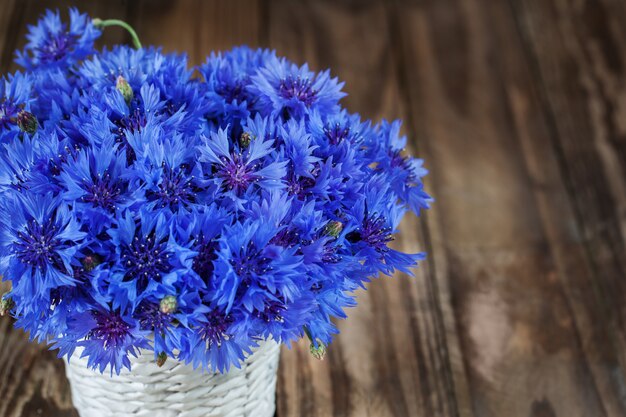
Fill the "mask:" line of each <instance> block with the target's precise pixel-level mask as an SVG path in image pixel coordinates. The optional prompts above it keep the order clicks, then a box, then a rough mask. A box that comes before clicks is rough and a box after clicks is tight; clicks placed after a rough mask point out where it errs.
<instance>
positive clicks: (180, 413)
mask: <svg viewBox="0 0 626 417" xmlns="http://www.w3.org/2000/svg"><path fill="white" fill-rule="evenodd" d="M279 355H280V348H279V345H278V344H277V343H276V342H274V341H267V342H262V343H261V344H260V346H259V348H258V349H256V350H255V351H254V353H253V354H252V355H250V356H249V357H248V358H247V359H246V360H245V362H244V363H243V364H242V366H241V369H237V368H231V370H230V371H229V372H228V373H225V374H219V373H208V372H201V371H199V370H194V369H193V368H192V367H191V366H190V365H185V364H183V363H181V362H178V361H176V360H172V359H168V360H167V361H166V362H165V364H164V365H163V366H162V367H158V366H157V364H156V363H155V361H154V356H153V354H152V352H146V354H145V355H140V356H139V357H138V358H132V361H131V362H132V371H131V372H129V371H128V370H126V369H125V370H123V371H122V372H121V373H120V375H119V376H117V375H114V376H113V377H112V378H111V376H110V373H107V372H106V371H105V373H104V374H100V373H99V372H96V371H93V370H91V369H88V368H87V360H86V359H85V358H82V359H81V358H79V357H78V356H79V355H74V356H73V357H72V359H71V361H70V363H69V364H68V363H67V362H66V365H65V370H66V374H67V377H68V379H69V380H70V385H71V390H72V400H73V402H74V407H76V409H77V410H78V412H79V413H80V415H81V417H135V416H137V417H138V416H150V417H170V416H171V417H175V416H176V417H273V416H274V410H275V408H276V399H275V392H276V372H277V370H278V359H279Z"/></svg>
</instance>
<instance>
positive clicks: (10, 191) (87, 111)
mask: <svg viewBox="0 0 626 417" xmlns="http://www.w3.org/2000/svg"><path fill="white" fill-rule="evenodd" d="M69 17H70V22H69V24H66V23H63V22H62V20H61V18H60V16H59V13H58V12H57V13H54V12H48V13H46V14H45V15H44V16H42V18H41V20H40V21H39V22H38V24H37V25H36V26H32V27H30V32H29V34H28V41H29V42H28V44H27V46H26V47H25V49H24V50H23V51H20V52H18V53H17V62H18V64H20V65H21V66H22V67H23V71H22V72H16V73H14V74H11V75H8V76H6V77H4V78H2V80H1V82H0V152H1V154H2V157H1V158H0V193H1V198H0V273H1V274H2V275H3V277H4V278H5V279H7V280H9V281H11V282H12V290H11V292H10V294H9V295H7V297H10V298H11V299H12V300H13V301H14V306H13V308H12V310H11V314H12V315H13V316H14V317H15V318H16V324H17V325H18V326H19V327H22V328H24V329H26V330H27V331H29V332H30V334H31V336H32V337H33V338H35V339H38V340H48V341H52V344H53V346H54V347H55V348H58V349H59V352H60V355H70V356H71V355H72V354H73V353H74V352H75V350H76V349H77V348H78V349H79V351H80V352H81V355H84V356H87V357H88V361H89V366H91V367H93V368H95V369H98V370H100V371H104V370H105V369H109V368H110V370H111V371H112V372H117V373H119V372H120V370H121V369H122V367H128V368H130V360H129V355H137V354H138V351H139V349H150V350H153V351H154V354H155V357H156V356H160V355H163V354H165V355H167V356H169V357H174V358H177V359H178V360H181V361H184V362H186V363H191V364H193V365H194V366H197V367H202V368H203V369H206V370H212V371H227V370H228V369H229V367H230V366H239V364H240V361H241V360H242V359H243V358H244V357H245V356H246V355H247V354H249V353H250V352H251V350H252V349H253V348H254V347H255V346H256V345H257V344H258V342H259V341H261V340H264V339H268V338H272V339H274V340H276V341H280V342H284V343H290V342H291V341H294V340H296V339H298V338H301V337H303V336H304V334H305V333H308V335H310V337H311V338H312V340H313V343H314V344H315V345H317V344H328V343H330V342H331V339H332V337H333V335H334V334H335V333H337V329H336V327H335V325H334V324H333V321H332V320H333V319H334V318H343V317H345V313H344V309H345V308H346V307H350V306H353V305H354V304H355V299H354V294H353V293H354V291H355V290H356V289H358V288H360V287H362V286H363V285H364V283H365V282H367V281H368V280H369V279H371V278H373V277H376V276H378V275H379V274H380V273H382V274H386V275H390V274H392V273H393V272H394V271H396V270H400V271H404V272H410V270H411V268H413V267H414V266H415V265H416V264H417V262H418V261H419V260H420V259H422V258H423V254H406V253H402V252H399V251H397V250H394V249H392V248H390V247H389V243H390V241H391V240H392V239H393V236H394V233H396V229H397V227H398V223H399V222H400V220H401V219H402V217H403V215H404V214H405V212H406V211H407V210H409V211H412V212H414V213H416V214H419V212H420V210H421V209H424V208H427V207H428V205H429V203H430V201H431V199H430V197H429V196H428V195H427V194H426V193H425V192H424V189H423V185H422V177H423V176H424V175H425V174H426V170H424V169H423V168H422V161H421V160H419V159H414V158H411V157H410V156H408V155H406V154H405V152H404V151H403V149H404V146H405V139H404V138H403V137H402V136H401V135H400V133H399V129H400V124H399V122H393V123H388V122H386V121H383V122H381V123H379V124H372V123H371V122H370V121H364V120H361V119H360V117H359V116H358V115H356V114H351V113H348V112H347V111H346V110H345V109H343V108H342V107H341V105H340V104H339V101H340V99H341V98H342V97H343V96H344V95H345V93H343V92H342V87H343V83H340V82H338V80H337V79H336V78H332V77H331V76H330V75H329V72H328V71H325V72H320V73H316V72H312V71H311V70H310V69H309V68H308V67H307V66H306V65H303V66H297V65H295V64H293V63H291V62H290V61H288V60H286V59H284V58H280V57H278V56H277V55H276V54H275V53H274V52H273V51H269V50H260V49H259V50H252V49H249V48H247V47H240V48H235V49H233V50H232V51H229V52H226V53H218V54H213V55H211V56H210V57H208V58H207V60H206V62H205V63H204V64H203V65H201V66H199V67H197V68H189V67H188V65H187V59H186V57H185V56H184V55H176V54H164V53H162V52H161V50H160V49H158V48H152V47H148V48H143V49H139V50H136V49H132V48H130V47H127V46H121V45H120V46H115V47H113V48H112V49H106V48H105V49H103V50H96V49H95V48H94V41H95V40H96V39H97V38H98V36H99V35H100V30H99V29H97V28H96V27H94V26H93V24H92V20H91V18H89V17H88V16H86V15H83V14H80V13H79V12H78V11H76V10H71V11H70V16H69ZM124 87H129V88H130V89H132V92H130V90H129V89H128V88H127V89H126V90H125V89H124ZM20 120H21V121H22V123H20ZM24 121H25V122H24ZM26 122H30V124H28V123H26ZM24 126H26V128H25V127H24ZM166 297H169V300H170V301H171V300H172V297H173V299H174V300H175V308H173V309H172V308H171V305H170V308H169V309H164V308H162V307H163V306H162V305H161V302H162V300H163V299H164V298H166Z"/></svg>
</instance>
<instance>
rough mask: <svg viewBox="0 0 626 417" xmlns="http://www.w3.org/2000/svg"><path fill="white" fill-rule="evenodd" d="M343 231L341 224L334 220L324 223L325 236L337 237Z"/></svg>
mask: <svg viewBox="0 0 626 417" xmlns="http://www.w3.org/2000/svg"><path fill="white" fill-rule="evenodd" d="M342 230H343V223H341V222H338V221H336V220H331V221H329V222H328V223H326V234H327V235H329V236H332V237H337V236H339V234H340V233H341V231H342Z"/></svg>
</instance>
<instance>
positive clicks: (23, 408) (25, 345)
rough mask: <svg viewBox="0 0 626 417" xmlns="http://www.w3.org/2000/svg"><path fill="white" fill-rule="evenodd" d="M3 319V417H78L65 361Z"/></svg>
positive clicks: (0, 370)
mask: <svg viewBox="0 0 626 417" xmlns="http://www.w3.org/2000/svg"><path fill="white" fill-rule="evenodd" d="M12 326H13V323H12V320H11V319H9V318H7V317H3V318H0V398H1V399H2V400H0V417H35V416H55V417H70V416H78V413H76V411H75V410H74V408H73V407H72V401H71V396H70V392H69V385H68V383H67V380H66V378H65V370H64V367H63V362H62V361H61V360H59V359H57V358H56V355H55V353H54V352H51V351H48V350H47V349H46V348H45V347H44V346H42V345H38V344H36V343H29V342H28V338H27V337H26V336H25V335H24V333H23V332H22V331H20V330H15V329H13V328H12Z"/></svg>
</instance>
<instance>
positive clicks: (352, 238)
mask: <svg viewBox="0 0 626 417" xmlns="http://www.w3.org/2000/svg"><path fill="white" fill-rule="evenodd" d="M385 223H386V220H385V218H384V217H383V216H379V215H378V213H374V214H372V216H368V215H367V210H366V216H365V219H364V220H363V225H362V228H361V229H357V230H355V231H352V232H350V233H348V234H347V235H346V240H348V242H350V243H357V242H360V241H363V242H365V243H367V244H368V245H369V246H371V247H373V248H374V249H376V251H377V252H381V253H382V252H387V251H389V248H388V247H387V243H388V242H391V241H392V240H393V236H392V235H391V228H390V227H388V226H385Z"/></svg>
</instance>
